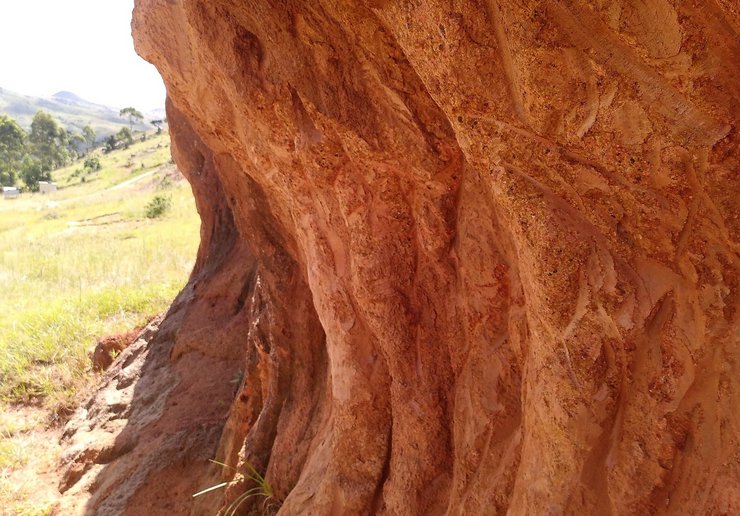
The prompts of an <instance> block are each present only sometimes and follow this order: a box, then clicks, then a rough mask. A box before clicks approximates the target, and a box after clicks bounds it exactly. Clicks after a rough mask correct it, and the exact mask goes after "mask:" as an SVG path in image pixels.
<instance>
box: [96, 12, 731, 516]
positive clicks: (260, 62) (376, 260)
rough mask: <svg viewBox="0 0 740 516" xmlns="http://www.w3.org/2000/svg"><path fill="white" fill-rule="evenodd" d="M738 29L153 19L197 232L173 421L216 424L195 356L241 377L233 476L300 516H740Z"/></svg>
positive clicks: (147, 30)
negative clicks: (201, 417) (240, 475)
mask: <svg viewBox="0 0 740 516" xmlns="http://www.w3.org/2000/svg"><path fill="white" fill-rule="evenodd" d="M737 27H738V13H737V10H736V9H735V8H734V7H733V6H732V5H731V3H727V2H717V3H715V2H671V1H669V0H661V1H656V2H647V1H637V0H635V1H621V0H605V1H600V2H595V3H589V2H582V1H579V0H558V1H551V2H538V1H527V2H518V3H512V2H503V1H500V0H499V1H496V0H488V1H472V2H451V1H425V2H395V1H368V2H356V3H348V2H336V1H328V0H327V1H325V0H321V1H316V2H262V1H255V2H247V3H245V2H236V1H229V0H218V1H211V2H199V1H191V0H177V1H175V0H170V1H165V0H137V3H136V10H135V12H134V23H133V28H134V35H135V40H136V44H137V50H138V52H139V53H140V54H141V55H142V56H143V57H144V58H146V59H147V60H149V61H151V62H152V63H154V64H155V65H156V66H157V68H158V69H159V70H160V72H161V73H162V75H163V77H164V80H165V82H166V84H167V88H168V93H169V98H170V104H169V111H168V113H169V120H170V123H171V131H172V135H173V142H174V150H175V152H174V154H175V158H176V160H177V161H178V164H179V165H180V167H182V168H183V169H184V172H185V173H186V175H187V176H188V178H189V179H190V181H191V183H192V184H193V190H194V193H195V195H196V199H197V204H198V208H199V211H200V212H201V215H202V218H203V229H202V235H203V244H202V246H201V250H200V252H199V255H198V264H197V265H196V271H195V272H194V274H193V278H192V279H191V282H190V284H189V286H188V287H187V289H186V291H185V292H184V293H183V294H181V297H180V300H179V305H178V306H180V308H179V309H178V310H179V311H177V310H176V311H173V314H172V315H171V316H170V317H169V319H170V321H169V323H168V321H167V320H166V321H165V323H163V325H167V324H169V327H171V328H172V331H171V333H170V334H169V335H165V336H163V337H162V338H161V340H162V341H165V340H167V339H169V340H168V342H170V344H168V345H171V346H172V352H171V354H170V360H171V362H172V365H171V367H173V368H174V369H175V370H176V371H177V375H178V376H177V378H178V381H179V382H180V385H183V386H186V385H189V384H192V385H195V386H196V387H192V388H189V389H186V392H187V393H186V394H180V396H181V397H180V398H179V399H178V400H177V402H178V403H184V404H187V405H188V406H189V408H190V409H192V410H193V411H198V410H200V405H199V403H206V402H207V399H208V396H204V395H203V394H202V393H200V394H199V393H198V388H197V385H199V384H198V382H196V381H194V380H193V378H195V377H197V375H198V374H199V371H198V368H199V366H198V364H199V363H200V361H201V360H205V359H206V358H205V357H212V358H213V359H216V360H219V361H221V363H223V364H224V365H223V367H224V368H225V369H224V370H227V369H228V368H229V367H231V370H235V369H237V368H241V370H242V371H243V372H244V381H243V383H241V384H240V385H239V386H238V389H236V390H237V392H236V395H235V398H234V400H233V402H232V401H231V400H228V405H229V408H228V411H227V412H228V413H223V414H222V416H220V417H222V419H220V420H218V421H220V423H218V424H221V425H222V428H223V431H222V433H221V435H220V436H219V437H218V439H217V440H215V441H214V440H211V441H209V442H210V443H211V444H210V445H211V446H212V447H213V455H214V456H216V457H217V458H218V459H219V460H222V461H226V462H228V463H229V464H235V463H236V462H237V461H238V460H241V461H244V460H246V461H248V462H249V463H250V464H252V465H254V466H255V468H257V469H258V470H260V471H262V472H266V476H267V478H268V480H269V481H270V482H271V483H272V485H273V486H274V488H275V498H276V500H279V502H280V504H281V511H282V513H284V514H362V513H388V514H437V513H453V514H489V513H490V514H499V513H506V512H507V511H509V512H510V513H512V514H525V513H526V514H544V513H553V512H555V513H557V512H565V513H571V514H573V513H576V514H646V513H659V514H676V513H686V514H730V513H733V512H738V510H740V507H739V504H740V496H739V494H738V489H737V485H738V480H739V479H740V472H739V471H738V464H739V462H738V459H740V457H738V437H739V435H738V433H739V431H740V427H739V426H738V417H737V407H738V402H739V401H740V400H739V399H738V381H737V377H738V375H737V373H738V369H737V344H738V334H737V322H738V314H737V308H738V302H737V273H738V255H737V250H738V248H737V235H738V229H739V226H738V218H737V215H736V211H737V198H738V196H737V194H738V180H737V170H738V153H737V130H736V121H737V112H738V103H737V99H738V95H737V93H738V91H737V90H738V81H737V79H738V62H740V61H738V55H739V53H738V50H739V44H738V41H739V40H738V38H737ZM185 362H187V363H188V364H191V365H189V366H188V367H187V368H185V367H178V364H179V363H185ZM183 388H184V387H183ZM181 390H182V389H181ZM176 392H180V391H173V394H171V395H170V399H171V400H175V393H176ZM162 417H163V418H167V417H174V416H171V415H170V416H168V415H167V414H165V415H163V416H162ZM178 417H180V416H178ZM182 417H184V416H182ZM186 420H187V418H185V419H183V421H186ZM130 424H131V423H130ZM183 424H189V423H183ZM201 455H202V454H201ZM201 455H197V454H194V455H193V457H201ZM192 460H193V462H194V463H198V460H200V461H202V458H199V459H196V458H193V459H192ZM183 461H184V462H183V464H185V466H184V469H183V471H182V473H180V474H181V475H183V476H186V477H187V478H189V479H194V482H195V483H196V484H199V486H200V487H207V486H208V485H209V482H210V483H215V482H216V479H218V478H220V477H219V475H221V474H223V475H225V476H226V477H229V476H230V474H229V472H228V471H227V470H224V471H223V472H218V471H216V469H217V468H216V467H215V466H210V467H205V466H203V465H202V463H198V464H200V466H198V467H197V468H193V469H189V467H188V464H189V462H188V459H183ZM204 468H205V469H204ZM163 471H164V470H163ZM202 471H208V472H209V473H208V474H204V473H202ZM162 474H165V473H157V470H156V469H152V472H151V475H152V478H158V477H157V475H162ZM166 474H167V475H171V474H172V472H171V471H170V472H168V473H166ZM248 487H249V486H243V485H239V486H236V487H232V488H230V489H229V490H228V491H227V497H226V501H228V500H230V499H233V497H234V496H235V495H236V494H238V492H239V491H240V490H241V491H243V490H244V489H246V488H248ZM186 495H187V496H186ZM127 496H128V497H129V499H130V500H131V502H130V503H131V504H142V503H143V504H146V503H147V500H151V499H152V498H153V497H157V496H165V497H168V496H169V498H168V500H169V502H170V503H171V505H172V507H175V508H177V509H178V510H180V511H182V512H187V511H188V510H192V511H193V512H194V513H201V512H202V513H208V512H212V511H213V510H215V509H217V508H218V507H222V506H223V505H224V503H225V501H224V497H223V492H220V493H216V494H213V495H208V496H207V497H203V498H201V499H199V500H196V502H195V505H194V504H193V501H192V500H191V499H190V498H189V494H188V493H186V492H185V491H182V492H180V491H178V493H177V494H171V495H167V494H162V492H161V491H160V490H157V489H155V488H149V489H146V490H140V491H137V490H133V491H132V492H130V493H128V494H127ZM252 501H254V500H252ZM258 505H259V504H255V505H254V506H255V507H257V506H258ZM91 507H94V506H91ZM131 507H133V505H131ZM142 507H143V505H142ZM246 507H247V506H246V505H245V506H244V508H246Z"/></svg>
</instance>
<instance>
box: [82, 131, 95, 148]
mask: <svg viewBox="0 0 740 516" xmlns="http://www.w3.org/2000/svg"><path fill="white" fill-rule="evenodd" d="M96 136H97V135H96V134H95V131H94V130H93V128H92V127H90V126H89V125H86V126H85V127H83V128H82V137H83V138H85V143H87V147H88V148H89V149H90V150H92V149H94V148H95V138H96Z"/></svg>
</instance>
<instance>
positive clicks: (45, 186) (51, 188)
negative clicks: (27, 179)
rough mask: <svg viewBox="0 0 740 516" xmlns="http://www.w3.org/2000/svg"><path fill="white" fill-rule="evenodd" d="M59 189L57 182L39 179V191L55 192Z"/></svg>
mask: <svg viewBox="0 0 740 516" xmlns="http://www.w3.org/2000/svg"><path fill="white" fill-rule="evenodd" d="M56 191H57V184H56V183H50V182H49V181H39V192H41V193H42V194H49V193H54V192H56Z"/></svg>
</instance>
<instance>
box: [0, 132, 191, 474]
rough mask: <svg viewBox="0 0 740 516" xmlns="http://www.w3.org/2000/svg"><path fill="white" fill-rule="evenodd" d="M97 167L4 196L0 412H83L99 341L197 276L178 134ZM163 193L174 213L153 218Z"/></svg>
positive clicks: (138, 321) (140, 319)
mask: <svg viewBox="0 0 740 516" xmlns="http://www.w3.org/2000/svg"><path fill="white" fill-rule="evenodd" d="M99 159H100V161H101V164H102V166H103V167H102V169H101V170H100V171H99V172H97V173H96V174H94V175H93V176H89V177H87V178H86V180H85V181H84V182H83V181H82V180H81V179H80V178H79V176H78V177H75V175H74V174H75V170H76V169H79V168H81V167H82V165H81V163H76V164H73V165H71V166H69V167H67V168H64V169H61V170H58V171H56V172H55V173H54V179H55V181H56V182H57V184H58V185H59V187H60V190H59V192H57V193H55V194H51V195H46V196H44V195H41V194H24V195H23V196H22V197H21V198H20V199H18V200H1V199H0V289H2V294H1V295H0V409H2V406H1V404H2V403H23V404H29V403H30V404H35V405H39V406H44V407H47V408H49V409H50V410H51V411H52V412H64V411H65V410H67V409H68V408H69V407H70V406H72V405H74V403H75V395H76V392H77V389H78V388H79V387H80V386H82V385H84V384H85V383H86V382H87V381H88V380H89V379H90V378H91V377H92V375H93V373H92V372H91V371H90V362H89V359H88V356H87V352H88V350H89V349H90V348H91V347H92V346H94V344H95V342H96V340H97V339H98V338H99V337H101V336H104V335H108V334H111V333H116V332H121V331H124V330H128V329H131V328H133V327H135V326H138V325H143V324H145V323H146V322H147V320H148V319H149V318H150V317H152V316H153V315H155V314H157V313H159V312H161V311H163V310H164V309H165V308H166V307H167V305H168V303H169V302H170V301H171V300H172V299H173V298H174V296H175V295H176V294H177V292H178V291H179V290H180V289H181V288H182V286H183V285H184V284H185V282H186V280H187V276H188V274H189V272H190V270H191V268H192V263H193V259H194V257H195V253H196V249H197V245H198V240H199V221H198V216H197V213H196V211H195V207H194V201H193V197H192V194H191V191H190V188H189V185H188V184H187V182H185V181H184V180H183V179H182V177H181V176H180V175H179V172H178V171H177V169H176V168H175V166H174V165H173V164H171V163H170V157H169V136H168V135H167V134H162V135H160V136H156V137H152V138H150V139H148V140H147V141H145V142H139V143H137V144H135V145H132V146H131V147H130V148H129V149H128V150H121V151H116V152H113V153H111V154H109V155H99ZM155 196H162V197H166V198H169V199H170V201H171V206H172V207H171V210H170V211H168V212H167V213H165V214H164V216H162V217H159V218H153V219H150V218H147V217H146V207H147V203H149V202H150V201H151V200H152V199H153V198H154V197H155ZM0 466H2V464H0Z"/></svg>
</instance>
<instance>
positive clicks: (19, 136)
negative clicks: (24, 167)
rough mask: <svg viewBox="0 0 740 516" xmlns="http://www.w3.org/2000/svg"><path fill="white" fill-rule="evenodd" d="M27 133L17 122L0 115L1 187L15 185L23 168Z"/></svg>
mask: <svg viewBox="0 0 740 516" xmlns="http://www.w3.org/2000/svg"><path fill="white" fill-rule="evenodd" d="M25 139H26V132H25V131H24V130H23V129H22V128H21V126H19V125H18V124H17V123H16V121H15V120H13V119H12V118H9V117H7V116H5V115H0V186H13V185H15V182H16V179H17V177H18V171H19V170H20V168H21V162H22V161H23V155H24V154H25V151H24V145H25Z"/></svg>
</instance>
